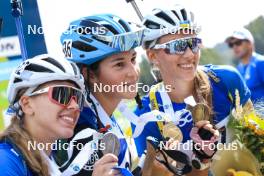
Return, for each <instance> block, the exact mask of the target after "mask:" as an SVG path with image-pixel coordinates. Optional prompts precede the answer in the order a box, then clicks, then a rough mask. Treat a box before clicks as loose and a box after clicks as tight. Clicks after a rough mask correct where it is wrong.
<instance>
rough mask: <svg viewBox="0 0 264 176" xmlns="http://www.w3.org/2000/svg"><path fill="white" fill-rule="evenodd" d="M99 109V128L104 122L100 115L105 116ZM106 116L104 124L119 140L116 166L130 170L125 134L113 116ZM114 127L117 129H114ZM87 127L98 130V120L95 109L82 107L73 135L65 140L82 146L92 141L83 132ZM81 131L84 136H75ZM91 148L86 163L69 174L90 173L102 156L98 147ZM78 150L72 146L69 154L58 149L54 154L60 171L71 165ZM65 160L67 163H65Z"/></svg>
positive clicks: (78, 152) (90, 137)
mask: <svg viewBox="0 0 264 176" xmlns="http://www.w3.org/2000/svg"><path fill="white" fill-rule="evenodd" d="M95 104H96V103H95ZM101 110H102V109H97V111H98V116H99V118H100V120H101V121H102V125H103V126H102V127H100V128H105V123H104V120H103V119H102V116H104V115H105V116H106V113H105V111H104V113H105V114H102V112H101ZM106 118H107V119H108V120H109V123H106V124H107V125H110V126H111V127H110V128H109V129H108V131H109V132H113V133H114V134H115V135H117V137H118V139H119V142H120V152H119V155H118V166H119V167H121V168H127V169H128V170H130V169H131V163H132V162H131V152H130V148H129V145H128V142H127V140H126V138H125V137H124V136H125V135H124V133H123V131H122V129H121V128H120V126H119V124H118V123H117V122H116V120H115V118H114V117H113V116H111V117H109V116H107V117H106ZM114 128H115V130H117V131H115V130H114ZM88 129H91V130H93V131H97V132H98V131H99V130H100V129H99V126H98V121H97V118H96V114H95V111H94V110H92V109H91V108H90V107H84V109H83V111H82V112H81V114H80V118H79V121H78V124H77V126H76V127H75V131H74V136H73V137H72V138H71V139H68V140H67V141H65V142H67V143H70V142H71V141H72V140H74V142H75V146H77V143H81V144H83V146H84V145H85V144H87V143H89V142H91V141H93V140H94V139H95V137H94V136H93V135H91V134H87V133H86V132H85V130H88ZM81 133H83V134H84V135H85V136H86V137H81V138H79V139H78V138H77V136H80V135H81ZM85 133H86V134H85ZM131 135H132V129H131ZM107 147H112V146H107ZM92 150H93V152H92V154H91V155H90V156H89V158H87V161H86V164H84V166H82V168H78V169H79V171H78V172H76V173H75V174H70V175H80V176H81V175H85V176H88V175H92V172H93V166H94V164H95V162H96V161H97V160H99V159H100V158H101V157H102V156H103V153H102V151H101V148H100V147H99V148H98V149H96V150H94V149H92ZM135 150H136V148H135ZM80 152H81V151H80V149H77V147H76V148H73V152H72V153H71V156H69V152H68V151H64V152H63V151H58V152H57V153H58V154H57V155H56V161H57V163H58V164H59V165H60V166H61V168H60V170H61V172H64V173H66V172H67V169H69V167H72V162H73V161H74V160H75V159H76V157H77V156H78V155H79V154H80ZM88 152H89V151H86V152H84V153H83V154H85V155H87V156H88ZM65 161H67V163H65ZM76 168H77V165H76ZM73 172H74V171H73ZM66 175H68V174H66Z"/></svg>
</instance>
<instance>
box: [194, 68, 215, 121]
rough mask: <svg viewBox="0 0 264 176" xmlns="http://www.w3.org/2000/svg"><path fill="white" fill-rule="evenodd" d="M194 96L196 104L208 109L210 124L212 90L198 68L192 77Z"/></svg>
mask: <svg viewBox="0 0 264 176" xmlns="http://www.w3.org/2000/svg"><path fill="white" fill-rule="evenodd" d="M194 96H195V99H196V101H197V102H198V103H203V104H205V105H207V106H208V107H209V114H210V121H211V123H212V115H213V107H212V106H213V105H212V89H211V85H210V82H209V77H208V76H207V74H206V73H205V72H204V71H202V70H200V69H199V68H198V69H197V71H196V75H195V77H194Z"/></svg>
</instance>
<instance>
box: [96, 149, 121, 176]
mask: <svg viewBox="0 0 264 176" xmlns="http://www.w3.org/2000/svg"><path fill="white" fill-rule="evenodd" d="M117 164H118V158H117V157H116V156H115V155H113V154H110V153H108V154H106V155H104V156H103V157H102V158H100V159H99V160H98V161H96V162H95V164H94V169H93V175H92V176H116V175H121V174H120V173H119V171H118V170H115V169H113V168H114V167H115V166H117Z"/></svg>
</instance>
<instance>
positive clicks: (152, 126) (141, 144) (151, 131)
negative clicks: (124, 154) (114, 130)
mask: <svg viewBox="0 0 264 176" xmlns="http://www.w3.org/2000/svg"><path fill="white" fill-rule="evenodd" d="M142 105H143V107H142V108H139V107H137V108H136V110H135V111H134V113H135V114H136V115H137V116H140V115H142V114H144V113H147V112H150V111H151V108H150V100H149V97H148V96H146V97H143V98H142ZM139 118H140V117H139ZM135 128H136V126H135V125H133V124H132V129H133V132H134V130H135ZM148 136H153V137H156V138H157V139H158V140H159V139H161V135H160V132H159V130H158V125H157V123H156V122H149V123H147V124H146V126H144V130H143V131H142V133H141V134H140V135H139V136H138V137H137V138H135V144H136V147H137V152H138V155H139V156H141V155H142V154H143V153H144V150H146V145H147V143H146V139H147V137H148Z"/></svg>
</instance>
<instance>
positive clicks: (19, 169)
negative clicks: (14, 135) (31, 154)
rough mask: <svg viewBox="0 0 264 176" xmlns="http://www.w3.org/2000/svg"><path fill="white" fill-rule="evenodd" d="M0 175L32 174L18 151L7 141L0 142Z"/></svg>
mask: <svg viewBox="0 0 264 176" xmlns="http://www.w3.org/2000/svg"><path fill="white" fill-rule="evenodd" d="M0 157H1V159H0V168H1V175H6V176H18V175H19V176H20V175H21V176H33V173H32V172H31V171H30V169H29V168H28V167H27V165H26V162H25V160H24V159H23V157H22V155H21V154H20V152H19V151H18V150H17V149H15V148H14V147H13V146H12V144H10V143H8V142H0Z"/></svg>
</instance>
